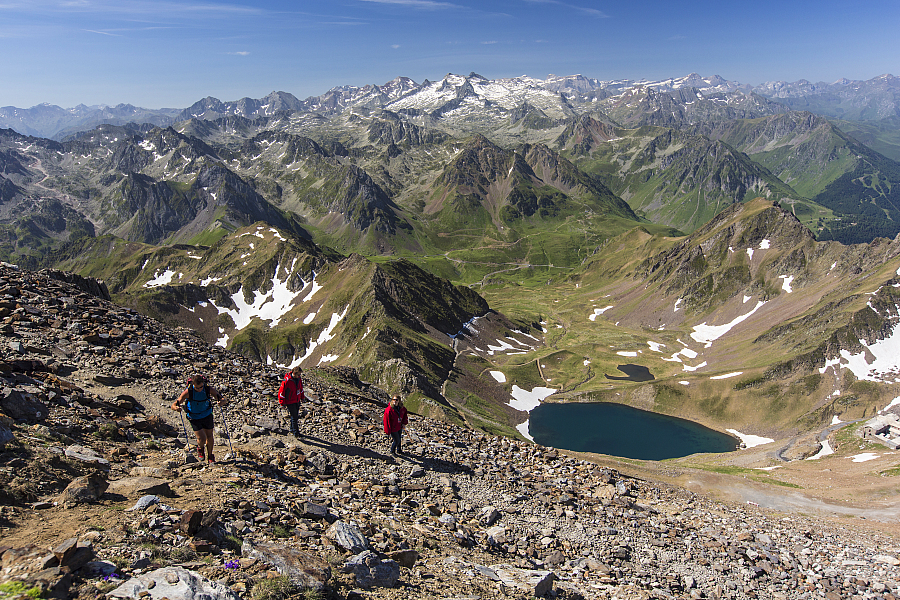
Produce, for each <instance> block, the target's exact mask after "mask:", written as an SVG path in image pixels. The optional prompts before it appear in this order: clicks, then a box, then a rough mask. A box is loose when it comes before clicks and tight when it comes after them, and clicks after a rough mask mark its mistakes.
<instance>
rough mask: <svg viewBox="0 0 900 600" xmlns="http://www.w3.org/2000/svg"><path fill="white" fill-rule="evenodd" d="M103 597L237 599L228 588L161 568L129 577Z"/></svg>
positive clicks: (195, 575) (189, 573)
mask: <svg viewBox="0 0 900 600" xmlns="http://www.w3.org/2000/svg"><path fill="white" fill-rule="evenodd" d="M106 596H107V598H128V599H134V600H138V599H139V598H140V599H141V600H161V599H162V598H168V599H169V600H240V596H238V595H237V594H236V593H234V592H233V591H231V589H230V588H229V587H228V586H226V585H223V584H221V583H218V582H215V581H210V580H209V579H207V578H206V577H203V576H202V575H200V574H199V573H195V572H193V571H188V570H187V569H182V568H181V567H164V568H162V569H157V570H155V571H151V572H150V573H145V574H143V575H140V576H138V577H132V578H131V579H129V580H128V581H126V582H125V583H123V584H122V585H120V586H119V587H117V588H116V589H114V590H113V591H111V592H109V593H108V594H107V595H106Z"/></svg>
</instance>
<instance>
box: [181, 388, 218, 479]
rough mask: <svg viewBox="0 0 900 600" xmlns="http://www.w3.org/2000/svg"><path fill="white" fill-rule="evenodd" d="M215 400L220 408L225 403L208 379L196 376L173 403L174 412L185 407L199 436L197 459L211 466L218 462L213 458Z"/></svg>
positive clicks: (192, 426) (189, 419)
mask: <svg viewBox="0 0 900 600" xmlns="http://www.w3.org/2000/svg"><path fill="white" fill-rule="evenodd" d="M213 398H215V400H216V401H217V402H218V404H219V405H220V406H221V405H222V404H224V403H225V401H224V400H223V399H222V394H220V393H219V391H218V390H217V389H216V388H214V387H213V386H211V385H209V382H208V381H207V380H206V377H204V376H203V375H194V376H193V377H192V378H191V383H190V385H188V387H187V389H186V390H184V391H183V392H181V395H180V396H178V399H177V400H175V402H173V403H172V410H181V408H182V406H184V409H185V413H186V414H187V418H188V421H190V422H191V429H193V430H194V433H196V434H197V458H199V459H200V460H201V461H203V460H208V461H209V463H210V464H212V463H214V462H216V457H215V456H213V405H212V400H213Z"/></svg>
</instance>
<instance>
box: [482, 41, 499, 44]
mask: <svg viewBox="0 0 900 600" xmlns="http://www.w3.org/2000/svg"><path fill="white" fill-rule="evenodd" d="M481 43H482V44H496V43H497V40H489V41H487V42H481Z"/></svg>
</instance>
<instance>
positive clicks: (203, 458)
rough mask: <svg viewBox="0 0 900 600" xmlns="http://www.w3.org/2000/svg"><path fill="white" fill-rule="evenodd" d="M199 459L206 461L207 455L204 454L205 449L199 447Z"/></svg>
mask: <svg viewBox="0 0 900 600" xmlns="http://www.w3.org/2000/svg"><path fill="white" fill-rule="evenodd" d="M197 458H199V459H200V460H206V454H205V453H204V452H203V448H201V447H200V446H197Z"/></svg>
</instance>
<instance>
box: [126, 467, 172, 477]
mask: <svg viewBox="0 0 900 600" xmlns="http://www.w3.org/2000/svg"><path fill="white" fill-rule="evenodd" d="M128 474H129V475H131V476H132V477H158V478H160V479H166V478H169V477H172V472H171V471H169V470H168V469H160V468H159V467H133V468H132V469H131V471H129V472H128Z"/></svg>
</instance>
